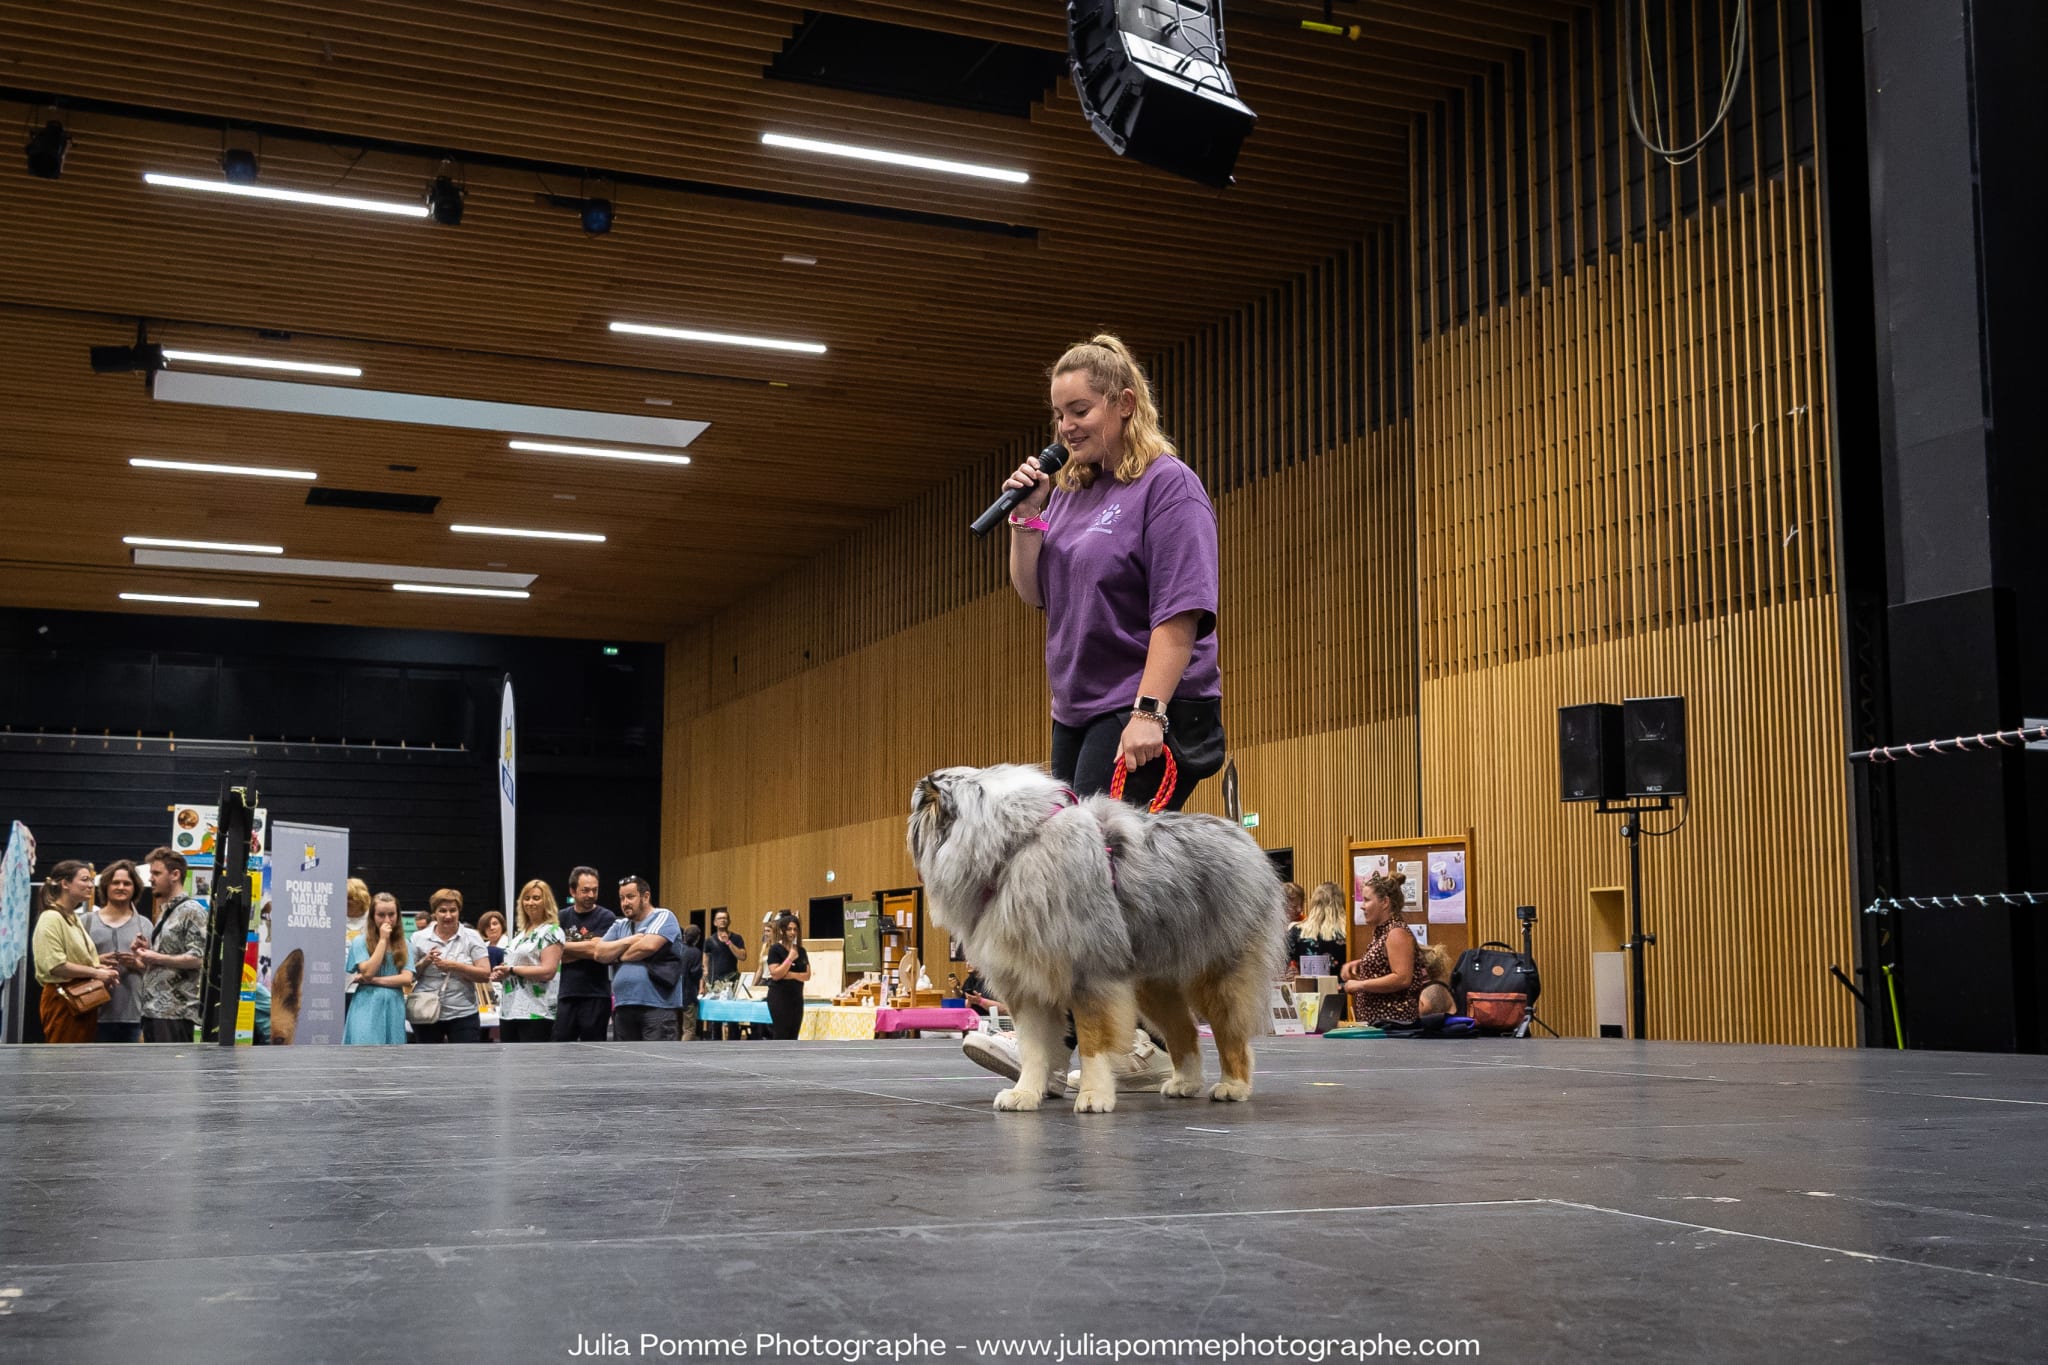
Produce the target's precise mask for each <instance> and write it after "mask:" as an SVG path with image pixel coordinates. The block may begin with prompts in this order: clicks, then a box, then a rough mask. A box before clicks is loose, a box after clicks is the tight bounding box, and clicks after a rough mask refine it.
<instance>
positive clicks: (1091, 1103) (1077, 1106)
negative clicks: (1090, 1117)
mask: <svg viewBox="0 0 2048 1365" xmlns="http://www.w3.org/2000/svg"><path fill="white" fill-rule="evenodd" d="M1115 1108H1116V1091H1114V1090H1083V1091H1082V1092H1081V1094H1080V1096H1079V1098H1077V1099H1076V1100H1075V1101H1074V1112H1075V1113H1077V1114H1107V1113H1110V1112H1112V1111H1113V1110H1114V1109H1115Z"/></svg>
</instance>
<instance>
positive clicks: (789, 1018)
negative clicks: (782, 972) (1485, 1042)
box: [768, 981, 804, 1043]
mask: <svg viewBox="0 0 2048 1365" xmlns="http://www.w3.org/2000/svg"><path fill="white" fill-rule="evenodd" d="M788 984H789V986H790V989H788V990H783V989H781V987H782V985H783V983H782V982H780V981H778V982H776V983H775V984H774V985H773V986H770V987H769V988H768V1017H769V1019H771V1020H772V1021H774V1022H772V1023H771V1024H770V1025H769V1036H770V1037H773V1038H779V1039H781V1040H782V1041H783V1042H785V1043H793V1042H795V1041H796V1040H797V1036H798V1035H799V1034H801V1033H802V1032H803V1028H804V990H803V984H802V983H801V982H796V981H792V982H789V983H788Z"/></svg>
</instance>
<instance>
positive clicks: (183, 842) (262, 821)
mask: <svg viewBox="0 0 2048 1365" xmlns="http://www.w3.org/2000/svg"><path fill="white" fill-rule="evenodd" d="M219 826H220V807H219V806H201V805H197V804H188V803H186V802H182V801H181V802H179V803H178V804H177V805H175V806H173V807H171V847H172V848H173V849H175V850H177V851H178V852H179V853H182V854H184V855H185V863H186V865H187V866H188V867H212V866H213V852H214V849H213V843H214V839H215V838H216V837H217V836H218V835H219V833H220V829H219ZM269 851H270V812H269V810H267V809H266V808H264V807H262V806H258V807H257V808H256V824H255V832H254V836H253V837H252V838H251V840H250V844H249V866H250V867H251V868H252V869H253V868H256V867H258V866H260V865H261V864H262V862H263V858H264V855H265V854H267V853H268V852H269Z"/></svg>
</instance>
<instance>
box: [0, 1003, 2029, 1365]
mask: <svg viewBox="0 0 2048 1365" xmlns="http://www.w3.org/2000/svg"><path fill="white" fill-rule="evenodd" d="M1212 1070H1213V1058H1212ZM998 1085H999V1082H998V1081H997V1080H996V1079H995V1078H994V1077H991V1076H988V1075H986V1074H985V1073H982V1072H979V1071H976V1070H975V1069H974V1068H973V1067H972V1065H971V1064H969V1063H968V1062H967V1061H966V1060H965V1059H964V1058H962V1057H961V1056H960V1054H959V1051H958V1045H957V1044H954V1043H948V1042H939V1041H931V1042H877V1043H844V1044H820V1043H799V1044H773V1043H748V1044H723V1045H711V1044H694V1045H692V1044H675V1045H667V1046H664V1045H658V1044H630V1045H628V1044H611V1045H577V1046H559V1047H551V1046H536V1047H511V1048H490V1047H473V1048H420V1047H413V1048H405V1049H388V1050H387V1049H374V1050H373V1049H367V1048H364V1049H357V1048H347V1049H343V1048H333V1049H305V1050H300V1051H290V1050H285V1049H253V1050H243V1051H239V1052H235V1053H227V1054H223V1053H221V1052H219V1051H218V1050H214V1049H203V1050H202V1049H195V1048H177V1049H144V1048H141V1047H84V1048H47V1047H35V1048H10V1049H4V1050H0V1151H4V1153H5V1157H4V1162H0V1358H5V1359H8V1360H25V1359H37V1360H67V1361H80V1362H87V1363H88V1365H91V1363H94V1362H102V1361H110V1362H134V1363H135V1365H156V1362H163V1361H200V1360H255V1359H265V1360H278V1361H287V1362H312V1361H370V1360H401V1361H406V1362H409V1365H456V1363H457V1362H467V1361H473V1360H492V1361H498V1362H519V1361H529V1360H530V1361H553V1360H563V1359H580V1358H583V1357H586V1356H588V1355H589V1354H591V1352H592V1350H593V1349H594V1348H597V1347H601V1346H604V1345H605V1344H607V1339H608V1338H619V1339H623V1349H622V1350H620V1351H616V1352H611V1353H609V1354H608V1358H622V1359H636V1360H638V1359H647V1360H652V1359H663V1358H667V1359H693V1358H695V1359H703V1358H722V1359H735V1358H738V1359H754V1360H759V1359H814V1360H815V1359H845V1358H849V1356H848V1355H847V1354H846V1353H841V1354H839V1355H829V1354H822V1355H821V1354H804V1353H803V1345H802V1344H797V1343H804V1339H807V1338H810V1337H812V1336H814V1335H815V1336H819V1337H823V1338H832V1339H839V1340H841V1341H845V1340H847V1339H854V1340H856V1341H858V1340H862V1339H873V1340H877V1341H883V1340H900V1339H903V1338H906V1337H909V1336H911V1335H912V1334H916V1335H918V1336H919V1337H921V1338H922V1339H924V1340H925V1341H926V1342H931V1341H937V1342H942V1343H945V1344H946V1345H947V1346H948V1348H949V1349H948V1350H947V1351H946V1354H945V1356H944V1357H943V1358H945V1359H949V1360H974V1359H1028V1358H1039V1359H1047V1360H1057V1359H1059V1358H1060V1357H1059V1353H1058V1352H1059V1347H1058V1345H1057V1343H1058V1342H1059V1340H1060V1339H1061V1338H1065V1339H1066V1344H1067V1355H1066V1358H1067V1359H1069V1360H1072V1359H1077V1358H1079V1359H1089V1358H1093V1359H1110V1358H1113V1357H1112V1356H1110V1355H1107V1354H1098V1355H1095V1356H1092V1357H1091V1356H1086V1355H1079V1354H1077V1351H1076V1348H1077V1347H1083V1346H1086V1347H1089V1348H1091V1349H1094V1350H1097V1351H1099V1352H1108V1351H1113V1350H1115V1349H1116V1345H1115V1343H1119V1342H1121V1343H1124V1345H1123V1349H1124V1350H1125V1351H1127V1352H1136V1351H1139V1350H1147V1351H1149V1352H1150V1354H1149V1356H1137V1355H1128V1356H1126V1358H1150V1359H1190V1358H1194V1359H1202V1358H1212V1359H1227V1358H1230V1357H1229V1356H1228V1355H1226V1354H1223V1352H1226V1351H1229V1350H1232V1349H1234V1350H1236V1351H1239V1352H1241V1353H1242V1354H1239V1355H1238V1356H1237V1357H1236V1358H1238V1359H1308V1358H1313V1357H1312V1356H1310V1355H1304V1354H1289V1353H1287V1352H1286V1351H1284V1350H1283V1351H1281V1352H1280V1353H1278V1354H1261V1352H1263V1351H1267V1350H1269V1349H1271V1348H1269V1347H1267V1346H1266V1345H1265V1344H1264V1343H1266V1342H1268V1341H1270V1340H1272V1339H1273V1338H1275V1337H1280V1338H1296V1339H1303V1340H1312V1341H1314V1342H1319V1343H1320V1342H1336V1343H1343V1342H1353V1343H1358V1344H1355V1345H1352V1346H1349V1347H1347V1346H1344V1345H1342V1344H1336V1345H1328V1346H1324V1347H1323V1348H1322V1349H1324V1350H1326V1351H1328V1352H1329V1354H1328V1355H1327V1357H1326V1358H1328V1359H1347V1358H1361V1357H1362V1358H1395V1357H1397V1352H1398V1350H1399V1347H1398V1345H1397V1343H1398V1342H1400V1341H1402V1340H1404V1339H1405V1340H1407V1341H1410V1342H1411V1343H1416V1345H1413V1346H1411V1349H1413V1350H1417V1351H1419V1350H1420V1349H1421V1347H1420V1344H1419V1343H1421V1342H1423V1341H1424V1340H1425V1339H1426V1340H1428V1341H1430V1342H1432V1343H1433V1342H1437V1341H1440V1340H1443V1339H1452V1340H1457V1339H1467V1340H1476V1341H1477V1342H1478V1355H1479V1358H1481V1359H1495V1360H1559V1361H1576V1360H1587V1359H1656V1360H1668V1359H1722V1360H1800V1361H1820V1360H1844V1361H1850V1360H1854V1361H1861V1360H1877V1359H1884V1360H1902V1361H1903V1360H1922V1359H1928V1358H1954V1359H1969V1360H1972V1361H1983V1360H2040V1359H2043V1358H2044V1357H2048V1181H2044V1176H2043V1171H2044V1160H2043V1158H2044V1156H2048V1059H2044V1058H2039V1057H2031V1058H2012V1057H1987V1056H1972V1055H1957V1054H1928V1053H1916V1054H1898V1053H1881V1052H1822V1051H1799V1050H1790V1049H1766V1048H1742V1047H1709V1046H1688V1045H1680V1044H1650V1045H1636V1044H1630V1043H1621V1042H1599V1043H1596V1042H1581V1041H1574V1042H1553V1041H1545V1042H1530V1043H1495V1042H1455V1043H1453V1042H1436V1043H1425V1042H1392V1041H1385V1042H1380V1041H1376V1042H1333V1041H1327V1040H1320V1039H1275V1040H1271V1041H1269V1042H1268V1043H1267V1044H1266V1045H1265V1047H1264V1049H1263V1051H1262V1054H1261V1074H1260V1077H1259V1093H1258V1096H1257V1098H1256V1099H1255V1100H1254V1101H1253V1102H1252V1103H1251V1104H1249V1105H1217V1104H1211V1103H1208V1102H1206V1101H1171V1100H1166V1099H1162V1098H1160V1097H1158V1096H1150V1095H1147V1096H1126V1097H1124V1100H1123V1103H1122V1107H1121V1108H1120V1109H1119V1110H1118V1111H1117V1112H1116V1113H1115V1114H1113V1115H1109V1116H1094V1115H1091V1116H1088V1117H1085V1118H1083V1117H1079V1116H1076V1115H1075V1114H1074V1113H1073V1112H1072V1111H1071V1110H1070V1109H1069V1108H1067V1107H1066V1106H1065V1105H1053V1104H1049V1105H1048V1107H1047V1108H1046V1109H1045V1110H1043V1111H1041V1112H1039V1113H1037V1114H1023V1115H1014V1114H1002V1115H998V1114H995V1113H993V1112H992V1111H990V1110H989V1108H988V1107H987V1101H988V1099H989V1097H990V1096H991V1095H992V1094H993V1093H994V1091H995V1090H996V1089H997V1088H998ZM643 1333H646V1334H651V1335H652V1336H653V1337H654V1338H655V1341H654V1343H653V1344H652V1345H650V1346H649V1347H648V1348H647V1350H646V1351H645V1352H644V1353H643V1352H642V1349H641V1348H642V1334H643ZM761 1333H769V1334H780V1335H781V1336H782V1337H783V1338H785V1339H786V1340H787V1342H789V1343H792V1344H788V1345H782V1346H776V1345H774V1344H773V1343H771V1344H770V1348H769V1349H767V1350H762V1349H761V1343H760V1342H759V1340H758V1334H761ZM999 1338H1029V1339H1034V1340H1037V1341H1042V1342H1045V1343H1048V1345H1047V1346H1046V1348H1045V1349H1046V1350H1048V1351H1049V1352H1050V1353H1049V1354H1047V1355H1044V1356H1038V1357H1032V1356H1029V1355H1026V1354H1024V1353H1023V1352H1022V1351H1018V1350H982V1349H978V1348H977V1341H978V1340H981V1339H999ZM1247 1338H1248V1340H1247ZM579 1339H580V1340H579ZM714 1339H716V1340H723V1341H726V1342H728V1343H730V1342H733V1341H735V1340H737V1341H738V1342H739V1343H740V1344H741V1348H742V1349H740V1350H737V1351H735V1350H734V1349H733V1348H732V1347H730V1346H727V1347H726V1348H724V1350H725V1353H724V1354H722V1355H718V1354H711V1352H712V1351H713V1349H714V1348H713V1347H712V1346H711V1345H710V1343H711V1342H712V1341H713V1340H714ZM1154 1339H1165V1340H1167V1341H1170V1342H1183V1343H1186V1342H1193V1343H1201V1342H1204V1341H1213V1342H1216V1343H1217V1345H1216V1346H1214V1347H1213V1348H1211V1347H1204V1346H1201V1345H1199V1344H1196V1345H1180V1346H1173V1345H1168V1346H1166V1347H1164V1348H1163V1349H1162V1348H1161V1347H1159V1346H1157V1345H1154V1344H1153V1342H1154ZM1105 1343H1108V1344H1105ZM664 1349H666V1350H667V1351H668V1352H669V1354H666V1355H664V1354H663V1351H664ZM865 1349H866V1350H867V1351H868V1352H869V1354H868V1355H867V1357H866V1358H867V1359H870V1360H872V1359H882V1358H890V1357H886V1356H883V1355H881V1354H880V1351H879V1348H878V1347H876V1346H874V1345H869V1346H868V1347H866V1348H865ZM929 1349H930V1348H926V1351H927V1352H929ZM1029 1349H1031V1348H1030V1347H1028V1346H1027V1347H1025V1348H1024V1350H1029ZM1205 1349H1213V1350H1215V1351H1217V1352H1218V1354H1216V1355H1214V1356H1208V1357H1204V1356H1200V1355H1197V1354H1195V1352H1196V1351H1199V1350H1205ZM1468 1349H1469V1348H1468ZM1347 1351H1348V1352H1349V1353H1350V1354H1346V1352H1347ZM579 1352H580V1354H579ZM677 1352H681V1354H676V1353H677ZM692 1352H695V1353H696V1354H694V1355H693V1354H690V1353H692ZM907 1358H913V1359H934V1358H940V1357H938V1356H936V1355H935V1354H930V1353H924V1354H916V1355H912V1356H909V1357H907Z"/></svg>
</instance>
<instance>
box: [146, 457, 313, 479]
mask: <svg viewBox="0 0 2048 1365" xmlns="http://www.w3.org/2000/svg"><path fill="white" fill-rule="evenodd" d="M128 463H129V464H131V465H134V466H135V467H136V468H137V469H176V470H179V471H182V472H184V473H187V474H245V475H247V476H248V477H250V478H252V479H305V480H307V481H308V482H310V481H312V480H314V479H317V478H319V477H320V476H319V475H318V474H316V473H314V472H313V471H312V470H310V469H266V468H265V467H263V466H262V465H253V464H206V463H203V462H201V461H198V460H150V459H144V458H142V457H141V456H139V455H138V456H136V457H135V458H133V459H131V460H129V461H128Z"/></svg>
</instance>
